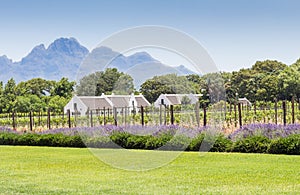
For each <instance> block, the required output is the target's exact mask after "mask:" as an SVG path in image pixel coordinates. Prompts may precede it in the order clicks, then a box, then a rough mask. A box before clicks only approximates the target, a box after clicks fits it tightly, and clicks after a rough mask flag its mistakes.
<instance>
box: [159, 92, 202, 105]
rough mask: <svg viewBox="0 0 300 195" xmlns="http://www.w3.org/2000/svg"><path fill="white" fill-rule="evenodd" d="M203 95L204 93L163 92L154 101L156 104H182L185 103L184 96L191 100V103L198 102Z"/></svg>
mask: <svg viewBox="0 0 300 195" xmlns="http://www.w3.org/2000/svg"><path fill="white" fill-rule="evenodd" d="M201 96H202V94H161V95H160V96H159V97H158V98H157V100H156V101H155V102H154V106H155V107H159V106H160V105H166V106H169V105H180V104H182V103H183V100H184V98H186V100H189V104H196V102H198V101H199V98H200V97H201Z"/></svg>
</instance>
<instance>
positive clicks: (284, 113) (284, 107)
mask: <svg viewBox="0 0 300 195" xmlns="http://www.w3.org/2000/svg"><path fill="white" fill-rule="evenodd" d="M282 109H283V125H284V126H285V125H286V101H285V100H283V101H282Z"/></svg>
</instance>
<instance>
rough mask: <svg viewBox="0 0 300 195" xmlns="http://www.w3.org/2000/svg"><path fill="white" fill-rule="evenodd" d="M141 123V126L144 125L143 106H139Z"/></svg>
mask: <svg viewBox="0 0 300 195" xmlns="http://www.w3.org/2000/svg"><path fill="white" fill-rule="evenodd" d="M141 123H142V126H144V125H145V124H144V107H143V106H141Z"/></svg>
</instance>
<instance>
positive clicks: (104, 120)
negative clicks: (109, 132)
mask: <svg viewBox="0 0 300 195" xmlns="http://www.w3.org/2000/svg"><path fill="white" fill-rule="evenodd" d="M103 125H106V119H105V107H103Z"/></svg>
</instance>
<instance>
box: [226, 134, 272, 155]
mask: <svg viewBox="0 0 300 195" xmlns="http://www.w3.org/2000/svg"><path fill="white" fill-rule="evenodd" d="M270 143H271V140H270V139H269V138H267V137H264V136H260V135H257V136H251V137H247V138H244V139H239V140H237V141H235V142H234V143H233V145H232V150H231V151H232V152H243V153H266V152H267V151H268V147H269V145H270Z"/></svg>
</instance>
